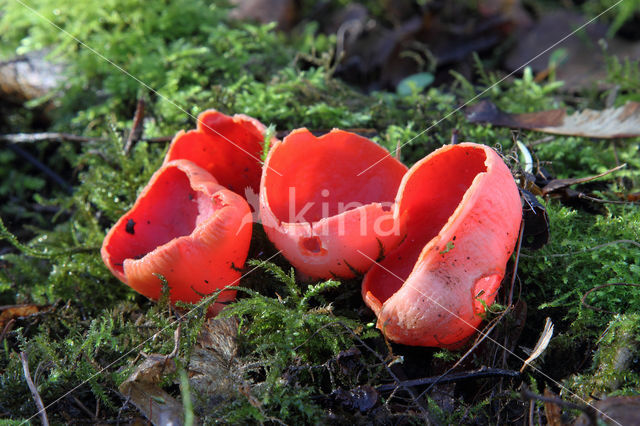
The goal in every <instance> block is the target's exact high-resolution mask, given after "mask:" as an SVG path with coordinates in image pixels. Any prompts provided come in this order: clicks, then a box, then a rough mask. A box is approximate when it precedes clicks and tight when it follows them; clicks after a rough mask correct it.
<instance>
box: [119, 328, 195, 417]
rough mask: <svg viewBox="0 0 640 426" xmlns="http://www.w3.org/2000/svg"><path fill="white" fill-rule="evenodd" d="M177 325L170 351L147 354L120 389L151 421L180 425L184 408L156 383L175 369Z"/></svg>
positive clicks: (177, 340) (177, 341)
mask: <svg viewBox="0 0 640 426" xmlns="http://www.w3.org/2000/svg"><path fill="white" fill-rule="evenodd" d="M179 330H180V327H178V328H177V329H176V334H175V339H176V348H175V349H174V351H173V352H172V353H170V354H169V355H162V354H150V355H146V359H145V360H144V361H143V362H142V364H140V365H139V366H138V367H137V368H136V369H135V371H134V372H133V373H132V374H131V375H130V376H129V377H128V378H127V380H125V381H124V382H122V384H121V385H120V387H119V388H118V389H119V390H120V392H121V393H122V394H123V395H124V396H125V397H126V398H127V399H128V400H129V401H131V402H132V403H133V405H135V406H136V408H137V409H138V410H140V412H141V413H142V414H144V416H145V417H146V418H147V419H149V421H151V423H153V424H154V425H167V424H172V425H182V424H183V423H184V408H183V405H182V403H181V402H179V401H178V400H176V399H175V398H174V397H172V396H171V395H170V394H169V393H167V392H166V391H164V390H163V389H162V388H161V387H160V386H159V384H160V383H161V382H162V380H163V379H164V378H165V376H167V375H168V374H171V373H175V371H176V364H175V361H174V359H173V358H174V357H175V355H176V354H177V348H178V347H179V346H178V343H179V335H180V334H179V333H180V331H179Z"/></svg>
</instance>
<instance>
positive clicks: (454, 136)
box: [450, 129, 460, 145]
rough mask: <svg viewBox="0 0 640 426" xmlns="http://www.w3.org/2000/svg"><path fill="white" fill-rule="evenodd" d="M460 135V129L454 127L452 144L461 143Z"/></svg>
mask: <svg viewBox="0 0 640 426" xmlns="http://www.w3.org/2000/svg"><path fill="white" fill-rule="evenodd" d="M459 135H460V131H459V130H458V129H453V130H452V131H451V142H450V143H451V145H455V144H457V143H459V141H458V136H459Z"/></svg>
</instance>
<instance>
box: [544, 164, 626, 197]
mask: <svg viewBox="0 0 640 426" xmlns="http://www.w3.org/2000/svg"><path fill="white" fill-rule="evenodd" d="M623 167H626V164H621V165H619V166H618V167H614V168H613V169H609V170H607V171H605V172H602V173H599V174H597V175H593V176H587V177H583V178H571V179H553V180H551V181H549V183H547V184H546V185H545V186H544V187H543V188H542V189H541V190H542V195H548V194H550V193H552V192H556V191H559V190H561V189H565V188H567V187H569V186H571V185H577V184H580V183H587V182H591V181H592V180H595V179H598V178H600V177H603V176H606V175H608V174H609V173H613V172H615V171H616V170H620V169H621V168H623Z"/></svg>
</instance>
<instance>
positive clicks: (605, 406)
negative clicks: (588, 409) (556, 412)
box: [573, 396, 640, 426]
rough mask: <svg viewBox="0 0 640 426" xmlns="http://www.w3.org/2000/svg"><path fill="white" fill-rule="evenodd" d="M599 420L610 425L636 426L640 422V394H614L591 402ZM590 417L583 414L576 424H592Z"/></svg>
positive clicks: (583, 425)
mask: <svg viewBox="0 0 640 426" xmlns="http://www.w3.org/2000/svg"><path fill="white" fill-rule="evenodd" d="M591 406H592V407H593V408H595V410H594V411H595V414H596V416H597V418H598V420H602V421H603V422H604V423H605V424H608V425H622V426H634V425H639V424H640V396H614V397H611V398H606V399H603V400H601V401H596V402H594V403H592V404H591ZM590 424H591V422H590V421H589V417H588V416H587V415H586V414H581V415H580V417H578V418H577V419H576V421H575V423H574V424H573V425H574V426H587V425H590Z"/></svg>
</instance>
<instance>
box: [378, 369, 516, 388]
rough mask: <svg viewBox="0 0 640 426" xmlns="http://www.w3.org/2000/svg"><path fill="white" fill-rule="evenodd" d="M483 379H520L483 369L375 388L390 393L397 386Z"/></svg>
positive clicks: (500, 371)
mask: <svg viewBox="0 0 640 426" xmlns="http://www.w3.org/2000/svg"><path fill="white" fill-rule="evenodd" d="M485 377H520V373H519V372H517V371H512V370H504V369H501V368H483V369H480V370H477V371H468V372H462V373H454V374H449V375H448V376H446V377H441V376H436V377H423V378H421V379H412V380H402V381H400V382H399V383H391V384H388V385H381V386H378V387H376V390H377V391H379V392H384V391H390V390H394V389H396V388H397V387H398V386H420V385H432V384H435V383H451V382H458V381H461V380H469V379H480V378H485Z"/></svg>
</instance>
